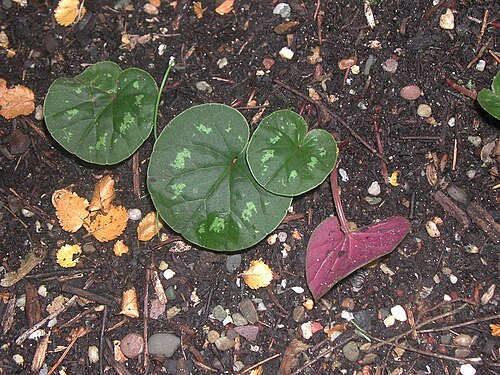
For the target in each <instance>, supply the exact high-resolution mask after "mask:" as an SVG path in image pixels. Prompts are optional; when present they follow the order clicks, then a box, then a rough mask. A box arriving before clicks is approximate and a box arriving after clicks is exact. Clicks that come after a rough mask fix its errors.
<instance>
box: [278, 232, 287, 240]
mask: <svg viewBox="0 0 500 375" xmlns="http://www.w3.org/2000/svg"><path fill="white" fill-rule="evenodd" d="M287 237H288V234H286V232H279V233H278V240H279V241H280V242H285V241H286V239H287Z"/></svg>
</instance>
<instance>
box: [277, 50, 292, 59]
mask: <svg viewBox="0 0 500 375" xmlns="http://www.w3.org/2000/svg"><path fill="white" fill-rule="evenodd" d="M293 55H294V52H293V51H292V50H291V49H290V48H288V47H283V48H282V49H281V50H280V56H281V57H283V58H284V59H287V60H291V59H293Z"/></svg>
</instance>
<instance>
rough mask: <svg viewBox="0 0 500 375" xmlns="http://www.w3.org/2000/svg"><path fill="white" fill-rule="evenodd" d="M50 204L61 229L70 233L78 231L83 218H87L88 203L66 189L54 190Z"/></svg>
mask: <svg viewBox="0 0 500 375" xmlns="http://www.w3.org/2000/svg"><path fill="white" fill-rule="evenodd" d="M52 204H53V206H54V207H55V209H56V215H57V218H58V219H59V224H61V227H62V229H64V230H65V231H67V232H70V233H74V232H76V231H77V230H78V229H80V228H81V227H82V225H83V222H84V220H85V218H86V217H87V216H89V212H88V211H87V207H88V205H89V202H88V201H87V200H86V199H84V198H80V197H79V196H78V194H76V193H73V192H71V191H69V190H66V189H60V190H56V191H55V192H54V194H52Z"/></svg>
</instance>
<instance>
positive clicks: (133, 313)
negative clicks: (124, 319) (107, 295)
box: [119, 288, 139, 318]
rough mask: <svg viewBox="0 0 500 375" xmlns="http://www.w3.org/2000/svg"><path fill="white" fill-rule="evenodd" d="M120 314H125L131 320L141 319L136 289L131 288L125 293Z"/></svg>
mask: <svg viewBox="0 0 500 375" xmlns="http://www.w3.org/2000/svg"><path fill="white" fill-rule="evenodd" d="M119 314H123V315H125V316H128V317H130V318H138V317H139V307H138V305H137V293H136V291H135V288H130V289H129V290H125V291H124V292H123V297H122V311H120V312H119Z"/></svg>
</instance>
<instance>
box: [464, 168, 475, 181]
mask: <svg viewBox="0 0 500 375" xmlns="http://www.w3.org/2000/svg"><path fill="white" fill-rule="evenodd" d="M465 174H466V175H467V177H469V178H470V179H471V180H472V179H473V178H474V177H476V174H477V170H475V169H469V170H468V171H467V172H465Z"/></svg>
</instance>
